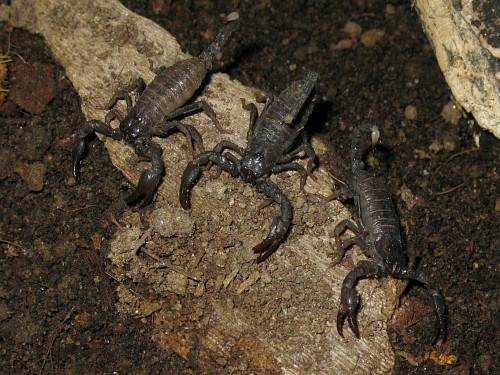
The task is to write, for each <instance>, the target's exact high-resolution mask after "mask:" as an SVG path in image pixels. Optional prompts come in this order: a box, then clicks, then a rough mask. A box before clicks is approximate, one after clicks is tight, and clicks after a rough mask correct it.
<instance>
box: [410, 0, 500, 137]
mask: <svg viewBox="0 0 500 375" xmlns="http://www.w3.org/2000/svg"><path fill="white" fill-rule="evenodd" d="M495 3H496V5H495ZM498 8H499V7H498V2H495V1H494V0H493V1H490V0H480V1H449V0H415V9H416V10H417V12H418V14H419V16H420V20H421V22H422V25H423V28H424V31H425V33H426V34H427V37H428V38H429V41H430V42H431V44H432V46H433V48H434V53H435V54H436V58H437V61H438V63H439V66H440V68H441V70H442V71H443V74H444V76H445V78H446V82H447V83H448V85H449V86H450V89H451V91H452V93H453V96H454V97H455V99H456V100H457V102H458V103H459V104H460V105H461V106H462V107H463V108H464V109H465V110H466V111H467V112H470V113H471V114H472V115H473V116H474V118H475V119H476V121H477V123H478V124H479V125H480V126H481V127H483V128H485V129H487V130H489V131H490V132H492V133H493V134H494V135H495V136H496V137H497V138H500V69H499V66H500V62H499V58H500V47H499V46H500V36H499V35H498Z"/></svg>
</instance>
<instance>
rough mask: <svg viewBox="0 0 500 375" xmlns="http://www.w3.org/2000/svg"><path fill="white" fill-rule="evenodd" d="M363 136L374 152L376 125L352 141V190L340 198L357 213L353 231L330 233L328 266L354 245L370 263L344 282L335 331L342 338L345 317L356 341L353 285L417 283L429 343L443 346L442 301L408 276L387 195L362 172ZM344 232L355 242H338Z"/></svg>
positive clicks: (420, 276) (346, 224) (430, 285)
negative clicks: (428, 316)
mask: <svg viewBox="0 0 500 375" xmlns="http://www.w3.org/2000/svg"><path fill="white" fill-rule="evenodd" d="M368 136H371V138H372V147H373V146H375V145H376V143H377V142H378V138H379V131H378V128H377V127H376V126H375V125H372V124H364V125H362V126H361V128H360V129H359V130H358V131H357V133H356V134H355V135H354V137H353V139H352V144H351V164H352V175H353V176H352V185H351V189H345V192H346V194H347V195H350V196H352V197H353V198H354V203H355V206H356V211H357V213H358V218H357V225H356V224H354V223H353V222H351V221H349V220H344V221H342V222H340V223H339V224H338V225H337V227H336V228H335V231H334V236H335V242H336V247H337V250H338V251H339V255H338V257H337V259H336V260H335V261H334V262H333V265H335V264H337V263H339V262H340V260H342V258H343V256H344V254H345V252H346V249H347V248H349V247H350V246H352V245H353V244H357V245H358V246H359V247H360V248H361V250H362V251H363V253H364V254H365V255H366V256H367V257H368V258H369V260H363V261H361V262H359V263H358V265H357V266H356V268H354V269H353V270H352V271H350V272H349V273H348V274H347V276H346V277H345V279H344V281H343V284H342V290H341V295H340V307H339V311H338V314H337V331H338V333H339V334H340V336H342V337H344V335H343V332H342V326H343V322H344V319H345V318H346V317H347V321H348V323H349V327H350V328H351V331H352V332H353V333H354V335H355V336H356V337H358V338H359V330H358V326H357V323H356V320H355V315H356V312H357V310H358V308H359V296H358V293H357V292H356V290H355V289H354V287H355V285H356V283H357V282H358V280H360V279H363V278H370V277H376V278H380V277H385V276H391V277H394V278H397V279H405V280H416V281H418V282H419V283H421V284H422V285H424V286H425V287H426V288H427V290H428V291H429V293H430V295H431V296H432V299H433V302H434V307H435V309H436V312H437V316H438V321H439V327H438V330H437V333H436V335H435V338H434V342H436V341H437V340H438V339H439V341H440V342H442V341H444V338H445V305H444V301H443V298H442V296H441V294H440V293H439V291H438V290H437V289H436V287H435V286H434V285H435V283H434V281H433V280H432V279H431V278H430V277H429V276H427V275H426V274H425V273H424V272H423V271H419V270H412V269H411V268H412V266H413V260H411V261H410V262H408V261H407V259H406V256H405V253H404V251H403V246H402V242H401V232H400V226H399V218H398V216H397V214H396V208H395V206H394V203H393V201H392V198H391V194H390V192H389V190H388V189H387V188H386V187H385V184H384V182H383V181H381V179H379V178H377V177H375V176H373V175H371V174H370V173H369V172H367V171H366V170H365V164H364V162H363V159H362V157H363V152H362V142H363V139H364V137H368ZM347 228H348V229H350V230H352V231H353V232H354V234H355V236H354V237H352V238H349V239H347V240H345V241H342V240H341V239H340V234H341V233H342V232H344V230H345V229H347Z"/></svg>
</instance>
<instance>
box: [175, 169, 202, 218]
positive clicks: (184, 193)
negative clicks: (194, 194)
mask: <svg viewBox="0 0 500 375" xmlns="http://www.w3.org/2000/svg"><path fill="white" fill-rule="evenodd" d="M200 172H201V169H200V167H199V165H197V164H196V163H193V162H191V163H189V164H188V166H187V167H186V170H185V171H184V173H183V174H182V180H181V186H180V188H179V201H180V203H181V207H182V208H183V209H185V210H187V209H189V207H190V204H189V192H190V191H191V186H192V185H193V183H194V181H195V180H196V179H197V178H198V175H199V174H200Z"/></svg>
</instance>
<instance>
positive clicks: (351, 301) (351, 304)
mask: <svg viewBox="0 0 500 375" xmlns="http://www.w3.org/2000/svg"><path fill="white" fill-rule="evenodd" d="M358 305H359V296H358V293H357V292H356V290H354V289H352V288H349V287H346V286H343V287H342V292H341V294H340V307H339V311H338V313H337V332H338V333H339V335H340V336H341V337H342V338H343V337H344V332H343V327H342V326H343V324H344V320H345V319H346V318H347V323H348V324H349V328H350V329H351V331H352V333H354V336H356V337H357V338H358V339H359V329H358V324H357V323H356V311H357V310H358Z"/></svg>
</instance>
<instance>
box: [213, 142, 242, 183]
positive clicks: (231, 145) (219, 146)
mask: <svg viewBox="0 0 500 375" xmlns="http://www.w3.org/2000/svg"><path fill="white" fill-rule="evenodd" d="M226 148H227V149H228V150H231V151H234V152H236V153H237V154H238V155H240V156H241V155H243V153H244V152H245V150H244V149H243V147H240V146H238V145H237V144H236V143H233V142H231V141H226V140H224V141H220V142H219V143H217V144H216V145H215V147H214V149H213V150H212V151H213V152H215V153H217V154H222V151H224V149H226ZM223 155H224V156H225V157H226V158H228V159H230V160H231V162H233V163H235V164H236V163H238V160H236V157H235V156H234V155H233V154H231V153H229V152H225V153H224V154H223ZM211 167H212V162H209V163H208V164H207V169H210V168H211ZM221 172H222V169H221V168H220V167H219V166H218V167H217V172H216V174H215V177H219V176H220V174H221Z"/></svg>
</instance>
